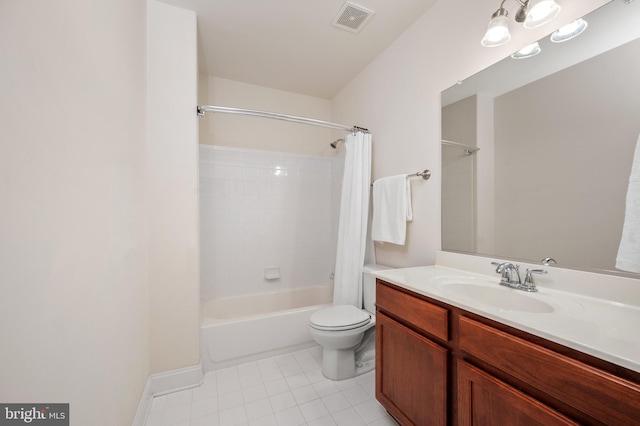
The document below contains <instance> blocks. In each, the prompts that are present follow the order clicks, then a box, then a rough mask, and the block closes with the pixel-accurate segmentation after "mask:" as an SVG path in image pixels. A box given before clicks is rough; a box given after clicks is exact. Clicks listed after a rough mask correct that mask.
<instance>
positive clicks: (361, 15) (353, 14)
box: [331, 2, 375, 33]
mask: <svg viewBox="0 0 640 426" xmlns="http://www.w3.org/2000/svg"><path fill="white" fill-rule="evenodd" d="M374 13H375V12H374V11H373V10H369V9H367V8H364V7H362V6H359V5H357V4H353V3H351V2H346V3H345V4H344V6H342V9H340V12H338V15H336V18H335V19H334V20H333V23H332V24H331V25H333V26H334V27H336V28H340V29H342V30H345V31H349V32H352V33H357V32H360V30H361V29H362V27H364V24H365V23H366V22H367V21H368V20H369V19H370V18H371V17H372V16H373V14H374Z"/></svg>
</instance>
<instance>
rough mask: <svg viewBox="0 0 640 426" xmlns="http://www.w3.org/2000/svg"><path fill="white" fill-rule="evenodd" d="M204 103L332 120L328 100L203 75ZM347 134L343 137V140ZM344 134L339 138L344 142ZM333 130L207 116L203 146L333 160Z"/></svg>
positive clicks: (202, 125)
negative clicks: (303, 155)
mask: <svg viewBox="0 0 640 426" xmlns="http://www.w3.org/2000/svg"><path fill="white" fill-rule="evenodd" d="M199 102H200V104H208V105H216V106H226V107H234V108H244V109H254V110H259V111H268V112H275V113H279V114H287V115H295V116H302V117H307V118H315V119H317V120H323V121H330V120H331V102H330V101H329V100H327V99H321V98H316V97H313V96H306V95H300V94H297V93H291V92H285V91H282V90H275V89H269V88H266V87H261V86H256V85H252V84H246V83H241V82H237V81H233V80H227V79H224V78H219V77H214V76H200V94H199ZM341 135H342V136H341ZM343 136H344V132H339V133H337V135H336V136H335V137H334V139H335V138H337V137H343ZM334 139H332V131H331V129H328V128H324V127H316V126H309V125H306V124H298V123H291V122H285V121H279V120H272V119H266V118H259V117H248V116H241V115H230V114H221V113H216V114H212V113H207V114H206V115H205V116H204V117H202V118H201V119H200V143H202V144H207V145H219V146H230V147H237V148H249V149H262V150H268V151H283V152H293V153H298V154H309V155H333V154H334V153H335V150H333V149H331V148H330V147H329V144H330V143H331V142H332V141H333V140H334Z"/></svg>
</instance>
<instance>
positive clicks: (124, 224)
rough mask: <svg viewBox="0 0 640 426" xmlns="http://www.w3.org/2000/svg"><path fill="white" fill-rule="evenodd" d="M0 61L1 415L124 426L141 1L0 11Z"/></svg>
mask: <svg viewBox="0 0 640 426" xmlns="http://www.w3.org/2000/svg"><path fill="white" fill-rule="evenodd" d="M0 51H1V52H2V55H1V56H2V66H1V67H0V144H1V146H2V154H1V155H0V200H1V201H0V206H1V207H0V290H1V296H0V342H1V343H0V360H1V362H0V401H2V402H43V403H46V402H68V403H70V404H71V424H73V425H104V426H112V425H126V424H131V421H132V420H133V417H134V414H135V410H136V408H137V404H138V401H139V399H140V395H141V393H142V390H143V388H144V386H145V382H146V380H147V377H148V375H149V343H148V342H149V321H148V313H149V308H148V288H147V284H146V282H147V279H146V267H147V258H146V253H147V240H146V226H145V223H146V217H145V211H146V210H145V207H146V204H145V198H146V196H145V193H146V187H145V170H146V159H145V156H146V152H145V148H146V147H145V1H144V0H138V1H132V0H108V1H107V0H101V1H97V0H95V1H91V2H78V1H73V0H59V1H55V2H51V1H36V0H22V1H2V2H0Z"/></svg>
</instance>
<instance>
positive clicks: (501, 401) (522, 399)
mask: <svg viewBox="0 0 640 426" xmlns="http://www.w3.org/2000/svg"><path fill="white" fill-rule="evenodd" d="M457 406H458V417H459V423H460V426H467V425H468V426H471V425H473V426H495V425H509V426H535V425H540V426H555V425H577V424H578V423H575V422H573V421H572V420H570V419H568V418H567V417H565V416H563V415H562V414H560V413H558V412H557V411H554V410H553V409H551V408H549V407H547V406H546V405H544V404H542V403H541V402H539V401H537V400H535V399H534V398H532V397H530V396H528V395H525V394H523V393H522V392H520V391H518V390H517V389H514V388H512V387H511V386H509V385H507V384H505V383H504V382H502V381H500V380H498V379H496V378H495V377H493V376H490V375H489V374H487V373H485V372H484V371H482V370H479V369H477V368H475V367H473V366H472V365H470V364H467V363H466V362H464V361H461V360H459V361H458V404H457Z"/></svg>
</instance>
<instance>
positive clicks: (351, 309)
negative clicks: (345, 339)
mask: <svg viewBox="0 0 640 426" xmlns="http://www.w3.org/2000/svg"><path fill="white" fill-rule="evenodd" d="M309 322H310V325H311V327H312V328H315V329H316V330H324V331H341V330H352V329H354V328H359V327H362V326H364V325H367V324H369V323H370V322H371V315H370V314H369V313H367V311H364V310H362V309H358V308H356V307H355V306H352V305H338V306H331V307H329V308H324V309H320V310H319V311H317V312H315V313H314V314H313V315H311V318H310V320H309Z"/></svg>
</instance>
